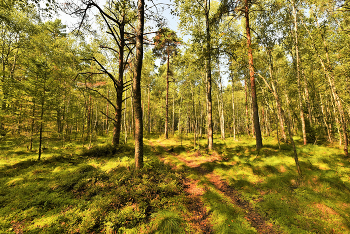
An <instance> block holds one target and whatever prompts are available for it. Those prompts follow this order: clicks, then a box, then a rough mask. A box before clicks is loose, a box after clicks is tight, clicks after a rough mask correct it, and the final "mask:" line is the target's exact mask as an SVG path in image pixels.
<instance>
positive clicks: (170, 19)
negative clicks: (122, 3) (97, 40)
mask: <svg viewBox="0 0 350 234" xmlns="http://www.w3.org/2000/svg"><path fill="white" fill-rule="evenodd" d="M63 2H65V0H59V1H58V3H63ZM97 2H98V3H99V4H100V5H101V6H103V5H104V4H105V3H106V0H97ZM147 2H148V4H149V2H151V1H147ZM154 2H155V4H159V5H157V9H158V12H159V13H160V14H161V15H163V17H164V18H165V19H166V23H167V26H168V27H169V28H170V29H172V30H174V31H177V32H178V30H177V25H178V19H177V17H175V16H173V15H171V14H170V9H169V8H167V7H164V8H165V9H164V11H163V12H162V8H163V7H162V6H166V5H168V4H171V1H170V0H155V1H154ZM150 6H151V5H150ZM152 8H153V9H154V7H152ZM94 13H95V14H97V13H98V12H97V10H94ZM57 18H59V19H61V20H62V23H63V24H65V25H67V26H68V28H73V26H74V25H75V24H77V23H78V22H79V19H77V18H74V17H71V16H70V15H68V14H65V13H64V12H62V11H60V12H59V15H58V16H57Z"/></svg>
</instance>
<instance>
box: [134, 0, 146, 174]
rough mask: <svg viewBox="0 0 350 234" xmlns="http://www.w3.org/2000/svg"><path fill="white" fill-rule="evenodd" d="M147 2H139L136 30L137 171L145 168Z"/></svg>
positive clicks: (135, 109)
mask: <svg viewBox="0 0 350 234" xmlns="http://www.w3.org/2000/svg"><path fill="white" fill-rule="evenodd" d="M144 8H145V1H144V0H138V5H137V21H138V22H137V28H136V61H135V75H134V80H133V96H134V116H135V130H134V132H135V166H136V169H140V168H142V167H143V122H142V106H141V72H142V60H143V30H144V14H145V10H144Z"/></svg>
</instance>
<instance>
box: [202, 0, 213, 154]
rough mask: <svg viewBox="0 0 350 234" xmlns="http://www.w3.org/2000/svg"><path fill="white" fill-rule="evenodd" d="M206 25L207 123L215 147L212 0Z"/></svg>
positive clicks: (208, 6)
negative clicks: (211, 31)
mask: <svg viewBox="0 0 350 234" xmlns="http://www.w3.org/2000/svg"><path fill="white" fill-rule="evenodd" d="M204 10H205V25H206V44H207V51H206V66H205V67H206V84H207V92H206V94H207V96H206V97H207V121H208V123H207V125H208V149H209V150H212V149H213V144H214V142H213V140H214V138H213V117H212V98H211V35H210V25H209V13H210V0H205V9H204Z"/></svg>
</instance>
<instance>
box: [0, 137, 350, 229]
mask: <svg viewBox="0 0 350 234" xmlns="http://www.w3.org/2000/svg"><path fill="white" fill-rule="evenodd" d="M109 140H110V139H109V138H98V139H97V141H94V142H93V147H92V148H91V149H89V150H88V149H86V148H84V147H82V144H81V143H79V142H71V143H69V144H67V143H66V144H65V147H64V148H62V147H61V145H62V144H61V143H60V142H54V141H52V142H50V144H49V147H47V148H48V149H46V150H45V151H44V153H43V155H42V160H40V161H37V160H36V159H37V153H36V152H35V151H32V152H30V151H28V150H27V148H26V146H27V145H28V143H26V142H24V141H23V140H22V141H19V140H16V139H11V138H6V139H2V141H1V145H0V217H1V219H0V233H19V232H22V231H23V232H25V233H97V232H103V233H194V232H195V230H198V229H196V228H193V227H192V226H191V225H192V224H191V223H190V221H189V220H191V216H192V214H191V212H190V211H189V210H188V208H187V206H186V205H187V203H188V202H189V199H188V197H186V195H185V193H184V188H183V186H182V181H183V179H184V177H185V176H186V177H187V178H190V179H193V180H196V181H199V183H198V186H200V187H202V188H204V189H205V190H204V194H203V195H202V197H201V200H202V202H203V204H204V206H205V209H206V210H207V211H208V213H209V216H208V221H209V222H210V224H211V226H212V229H213V230H214V232H215V233H256V231H257V230H256V229H255V228H253V227H252V225H251V223H249V221H247V220H246V219H245V215H246V211H245V210H244V209H242V208H240V207H238V206H237V205H235V204H233V203H232V200H230V198H229V197H227V196H226V195H224V194H223V193H222V192H220V191H219V190H218V189H217V188H216V187H215V186H214V185H213V184H212V183H211V182H210V181H209V180H208V178H206V177H205V176H204V175H202V174H200V173H199V172H198V171H197V170H196V169H195V168H191V167H188V165H186V163H187V164H191V163H192V164H193V165H195V166H200V167H202V168H203V169H205V170H206V171H207V172H208V173H215V174H217V175H220V177H221V178H222V179H223V180H225V181H226V182H227V183H228V184H229V185H230V186H232V187H233V188H234V189H235V190H237V191H238V192H239V194H241V196H242V197H243V198H244V200H246V201H248V202H249V203H250V205H251V207H253V208H254V209H255V210H256V211H257V212H258V213H260V215H261V216H263V217H266V219H267V222H268V223H271V224H273V225H274V226H275V227H276V229H277V230H280V231H283V232H284V233H350V163H349V159H346V158H344V156H343V154H342V150H341V149H339V148H337V147H331V146H323V145H319V146H317V145H307V146H302V145H300V144H297V151H298V154H299V158H300V165H301V168H302V171H303V177H302V178H299V176H298V175H297V171H296V167H295V163H294V160H293V155H292V148H291V146H290V145H287V144H281V149H279V147H278V144H277V141H276V139H274V138H272V137H271V138H265V139H264V148H263V149H261V150H260V152H259V154H257V151H256V149H255V141H254V139H251V138H249V137H240V139H239V140H238V141H234V140H233V139H231V138H228V139H226V140H225V141H222V140H220V139H215V145H214V147H215V149H214V150H213V151H208V150H207V149H206V142H207V141H206V139H204V138H202V139H200V140H199V145H197V146H196V147H194V145H193V138H192V136H191V135H189V136H188V138H186V137H185V136H182V146H181V139H180V138H179V137H173V138H171V139H168V140H165V139H164V138H162V137H160V138H158V137H157V136H155V135H152V136H151V137H150V138H149V139H145V149H144V152H145V167H144V168H143V169H142V170H140V171H135V170H134V158H133V157H134V156H133V155H134V153H133V152H134V151H133V145H132V144H131V143H130V144H123V145H121V146H120V147H118V148H113V147H112V146H110V145H109V144H108V142H109ZM296 140H297V139H296ZM297 142H299V141H297ZM210 157H221V159H222V160H215V161H212V162H211V161H208V160H206V159H208V158H210ZM159 158H162V160H164V162H166V163H170V165H167V164H164V163H163V162H161V161H160V160H159ZM184 161H185V162H184ZM175 168H177V169H175Z"/></svg>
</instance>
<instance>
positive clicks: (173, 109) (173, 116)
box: [173, 94, 175, 135]
mask: <svg viewBox="0 0 350 234" xmlns="http://www.w3.org/2000/svg"><path fill="white" fill-rule="evenodd" d="M174 134H175V94H173V135H174Z"/></svg>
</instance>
